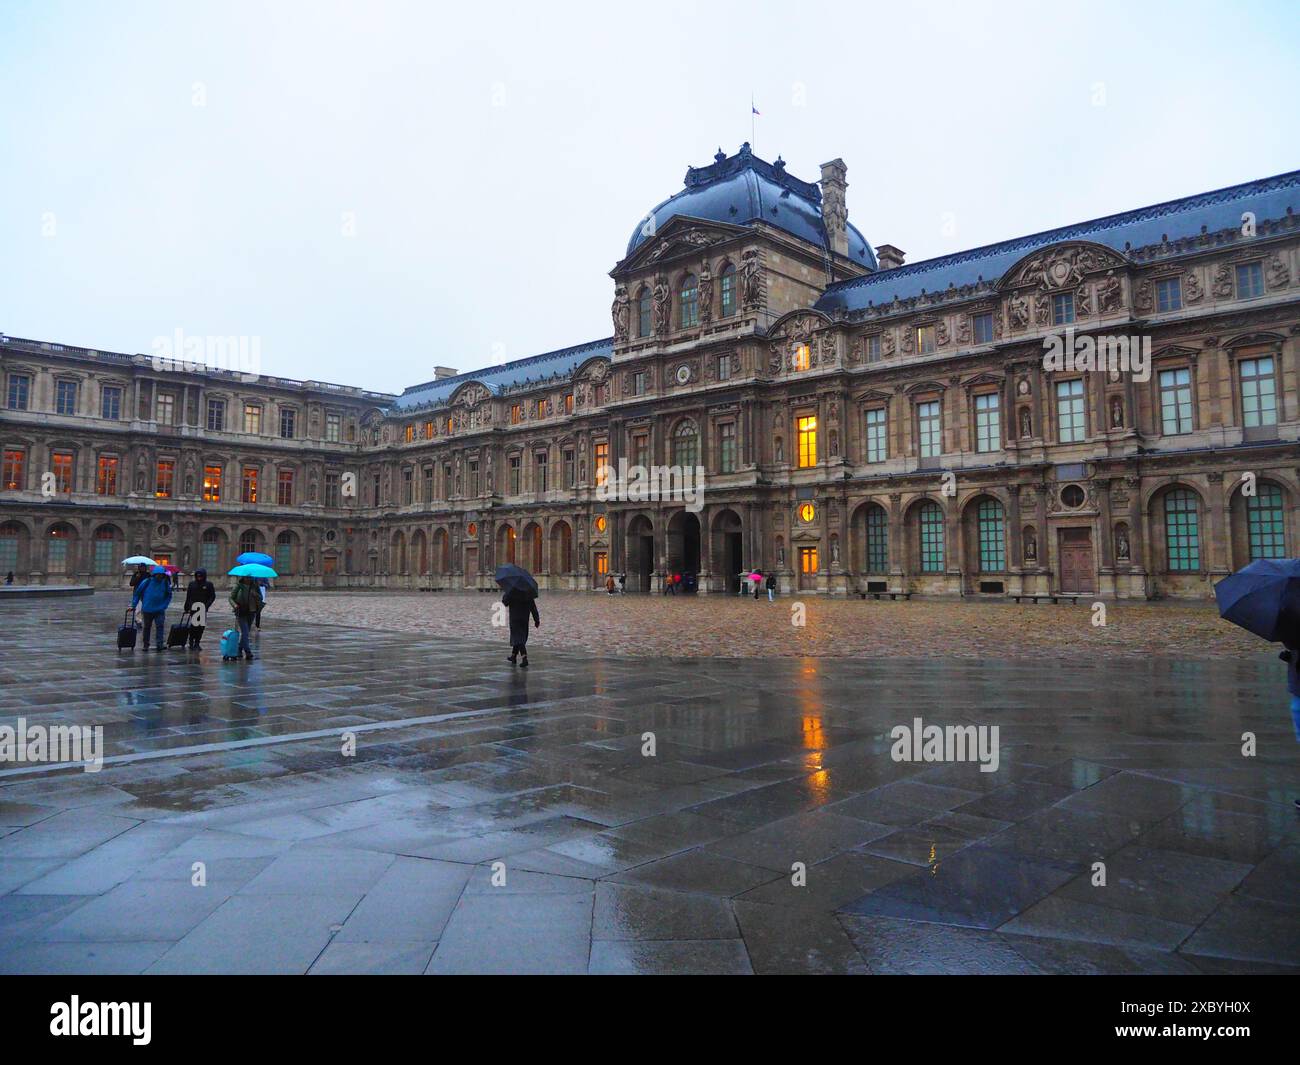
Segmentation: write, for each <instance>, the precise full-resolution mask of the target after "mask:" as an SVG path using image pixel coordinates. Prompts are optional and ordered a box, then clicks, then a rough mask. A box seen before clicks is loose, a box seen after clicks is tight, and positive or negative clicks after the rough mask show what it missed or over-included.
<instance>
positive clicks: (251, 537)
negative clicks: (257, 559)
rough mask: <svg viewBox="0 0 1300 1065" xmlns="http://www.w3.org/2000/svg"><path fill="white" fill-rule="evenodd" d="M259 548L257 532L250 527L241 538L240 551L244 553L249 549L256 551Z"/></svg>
mask: <svg viewBox="0 0 1300 1065" xmlns="http://www.w3.org/2000/svg"><path fill="white" fill-rule="evenodd" d="M257 549H258V546H257V533H255V532H254V531H253V530H252V529H249V530H248V531H247V532H245V533H244V534H243V535H241V536H240V538H239V553H240V554H241V555H242V554H245V553H247V552H249V551H256V550H257Z"/></svg>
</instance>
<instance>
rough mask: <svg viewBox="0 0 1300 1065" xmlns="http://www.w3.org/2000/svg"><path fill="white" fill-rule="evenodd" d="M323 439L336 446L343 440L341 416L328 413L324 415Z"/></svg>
mask: <svg viewBox="0 0 1300 1065" xmlns="http://www.w3.org/2000/svg"><path fill="white" fill-rule="evenodd" d="M325 439H326V440H327V441H328V442H329V443H331V444H337V443H338V442H339V441H340V440H342V439H343V416H342V415H341V414H335V413H333V412H330V413H328V414H326V415H325Z"/></svg>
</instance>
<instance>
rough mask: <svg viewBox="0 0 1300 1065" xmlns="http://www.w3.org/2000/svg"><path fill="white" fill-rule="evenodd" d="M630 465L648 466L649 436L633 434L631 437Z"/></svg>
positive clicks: (647, 434)
mask: <svg viewBox="0 0 1300 1065" xmlns="http://www.w3.org/2000/svg"><path fill="white" fill-rule="evenodd" d="M632 465H633V466H646V467H648V466H649V465H650V434H649V433H634V434H633V436H632Z"/></svg>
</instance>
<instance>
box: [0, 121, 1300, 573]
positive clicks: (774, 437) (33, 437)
mask: <svg viewBox="0 0 1300 1065" xmlns="http://www.w3.org/2000/svg"><path fill="white" fill-rule="evenodd" d="M847 188H848V182H847V171H846V168H845V166H844V164H843V162H842V161H840V160H835V161H833V162H831V163H828V164H826V165H825V166H823V168H822V175H821V180H820V181H819V182H816V183H813V182H804V181H801V180H799V179H797V178H795V177H793V176H792V175H789V174H787V173H786V170H785V166H784V164H783V163H782V162H781V161H780V160H779V159H778V160H777V161H776V162H775V163H767V162H765V161H764V160H761V159H759V158H757V157H756V156H754V155H753V154H752V153H751V152H750V150H749V147H748V146H747V145H746V146H742V148H741V150H740V151H739V153H737V154H736V155H733V156H725V155H723V153H721V152H719V153H718V155H717V156H716V157H715V159H714V162H713V163H712V164H710V165H709V166H705V167H700V168H692V169H690V170H689V171H688V172H687V177H686V182H685V187H684V188H683V189H682V190H681V191H680V192H678V193H677V194H676V195H674V196H672V197H670V198H669V199H667V200H665V201H664V202H663V203H662V204H660V205H659V206H658V207H656V208H655V209H654V210H652V211H651V212H649V213H648V214H647V215H646V217H645V218H643V219H642V220H640V222H639V223H638V224H637V227H636V229H635V230H634V232H633V235H632V238H631V240H630V241H629V242H628V247H627V252H626V254H625V256H624V258H623V259H622V260H621V261H620V262H619V263H618V264H617V265H616V266H615V267H614V269H613V271H612V272H611V277H612V279H613V287H614V295H613V304H612V318H613V327H614V335H613V336H612V337H611V338H607V339H604V340H598V341H593V342H590V343H586V344H580V345H577V346H574V347H570V348H565V349H562V350H560V351H555V352H548V353H546V354H543V355H538V356H533V357H531V358H527V359H521V360H517V361H514V362H511V363H506V364H503V365H501V366H495V367H490V368H487V369H485V370H479V371H474V372H471V373H462V374H458V373H455V372H454V371H444V370H439V371H438V375H437V376H436V377H435V379H434V380H432V381H429V382H426V383H424V384H420V385H415V386H412V387H411V388H408V389H406V390H405V391H404V392H403V393H402V394H401V395H396V396H395V395H387V394H381V393H374V392H367V391H364V390H362V389H357V388H348V387H343V386H337V385H327V384H322V383H319V382H312V381H306V382H303V381H289V380H284V379H278V378H270V377H266V376H261V375H252V374H242V375H241V374H239V373H236V372H230V371H223V370H217V369H212V368H207V367H206V366H205V365H188V366H186V365H176V364H170V363H167V362H165V361H164V362H162V363H160V362H159V360H157V359H155V358H153V357H151V356H146V355H120V354H113V353H108V352H96V351H90V350H87V349H82V348H72V347H67V346H62V345H58V344H52V343H44V342H37V341H29V340H21V339H18V338H14V337H0V373H2V374H3V382H4V389H5V392H4V401H3V405H2V406H0V445H2V446H3V453H4V467H3V475H2V479H0V573H3V572H6V571H8V570H13V571H14V573H15V575H16V579H17V580H19V581H20V582H25V581H30V582H36V583H39V582H57V581H76V582H85V583H95V584H98V585H115V584H119V583H120V582H121V580H122V576H121V568H120V566H119V562H120V559H121V558H122V557H125V556H126V555H128V554H133V553H144V554H148V555H151V556H153V557H157V558H165V559H167V560H168V561H171V562H173V563H175V564H176V565H179V566H181V567H182V569H184V570H185V571H187V572H188V571H191V570H192V569H194V568H195V567H196V566H199V565H205V566H206V567H207V569H208V570H209V571H210V572H212V573H222V572H224V571H225V569H227V568H228V567H229V566H230V565H231V564H232V560H233V558H234V556H235V555H236V554H237V553H239V552H240V551H243V550H260V551H266V552H267V553H269V554H272V555H274V556H275V558H276V560H277V568H278V569H279V570H280V572H281V573H282V575H283V576H282V583H283V584H285V585H287V586H308V587H347V586H386V587H409V588H439V589H441V588H450V589H459V588H491V587H492V579H491V574H492V572H493V570H494V568H495V566H496V565H497V564H499V563H500V562H503V561H507V560H513V561H516V562H518V563H520V564H521V565H524V566H526V567H528V568H529V569H531V570H532V571H533V572H535V573H536V574H537V575H538V577H539V581H540V583H541V584H542V586H543V587H546V588H550V589H553V590H554V589H573V590H581V589H592V588H598V587H600V586H602V585H603V582H604V577H605V574H606V573H608V572H614V573H620V572H625V573H626V574H627V575H628V587H629V589H630V590H647V591H649V590H654V589H657V588H659V587H660V586H661V581H662V575H663V574H665V573H673V572H682V571H686V572H692V573H697V574H698V575H699V583H700V589H701V591H706V592H724V591H735V590H736V589H738V588H739V587H740V583H739V581H740V574H741V573H742V571H745V570H748V569H749V568H751V567H760V568H761V569H762V570H763V571H764V572H775V573H776V574H777V575H778V576H779V578H780V581H781V585H782V587H783V589H786V590H799V591H803V592H809V593H818V592H820V593H829V594H838V595H843V594H854V593H858V592H866V591H891V592H904V591H906V592H912V593H915V594H922V595H927V594H928V595H952V596H956V595H966V596H981V595H985V596H1001V595H1012V594H1050V593H1058V592H1066V593H1069V592H1076V593H1082V594H1091V595H1095V596H1103V597H1111V596H1113V597H1118V598H1130V599H1131V598H1152V597H1166V596H1172V597H1193V598H1194V597H1206V596H1209V595H1211V594H1212V586H1213V582H1214V580H1215V579H1217V578H1218V577H1220V576H1223V575H1224V574H1227V573H1229V572H1231V571H1232V570H1233V569H1236V568H1238V567H1239V566H1241V565H1243V564H1244V563H1246V562H1247V561H1249V560H1251V559H1252V558H1259V557H1283V556H1286V557H1291V556H1295V555H1296V554H1297V553H1300V552H1298V551H1297V543H1298V542H1300V388H1298V383H1300V382H1298V375H1300V222H1297V219H1296V214H1295V210H1294V209H1293V208H1294V206H1295V205H1297V204H1300V172H1297V173H1291V174H1284V175H1280V176H1278V177H1274V178H1268V179H1264V180H1260V181H1255V182H1250V183H1247V184H1244V185H1239V186H1234V187H1232V188H1228V189H1222V190H1218V191H1215V192H1211V193H1205V194H1202V195H1199V196H1192V197H1188V198H1186V199H1183V200H1177V201H1172V202H1170V203H1165V204H1159V205H1156V206H1153V207H1149V208H1142V209H1139V210H1135V211H1129V212H1125V213H1123V214H1119V215H1113V216H1109V217H1107V218H1102V219H1096V220H1093V221H1090V222H1084V223H1080V224H1078V225H1074V226H1068V227H1063V228H1061V229H1058V230H1053V231H1049V232H1044V233H1037V234H1033V235H1031V236H1028V237H1022V238H1017V239H1015V240H1010V241H1005V242H1002V243H999V244H995V245H989V246H987V247H983V248H976V249H972V250H969V251H965V252H959V253H956V254H954V255H950V256H944V257H941V258H938V259H932V260H927V261H925V262H918V263H914V264H906V263H905V262H904V253H903V252H901V251H900V250H899V249H898V248H896V247H894V246H892V245H888V244H883V245H879V246H877V247H875V248H872V246H871V245H869V244H868V243H867V241H866V240H865V239H864V238H863V237H862V235H861V233H859V232H858V230H857V229H856V228H855V227H854V226H853V225H852V224H850V223H849V221H848V211H847V206H846V203H847ZM1067 356H1068V357H1067ZM620 462H622V463H625V464H627V465H628V466H633V467H636V466H641V467H650V466H665V467H681V468H691V467H695V466H700V467H703V469H704V471H705V479H704V483H703V488H704V490H703V493H702V497H701V500H700V505H696V506H689V505H686V504H685V503H684V501H683V500H681V499H666V500H665V499H659V500H655V501H645V500H638V499H634V498H620V497H619V496H618V495H617V494H615V496H614V497H613V498H611V492H610V487H611V486H610V484H609V483H608V482H603V479H604V478H605V477H606V476H607V473H606V471H607V469H608V468H610V467H612V468H615V469H617V468H619V466H620ZM602 482H603V483H602Z"/></svg>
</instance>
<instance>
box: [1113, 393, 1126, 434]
mask: <svg viewBox="0 0 1300 1065" xmlns="http://www.w3.org/2000/svg"><path fill="white" fill-rule="evenodd" d="M1110 427H1111V428H1112V429H1122V428H1123V427H1124V401H1123V400H1122V399H1120V398H1119V396H1111V397H1110Z"/></svg>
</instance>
